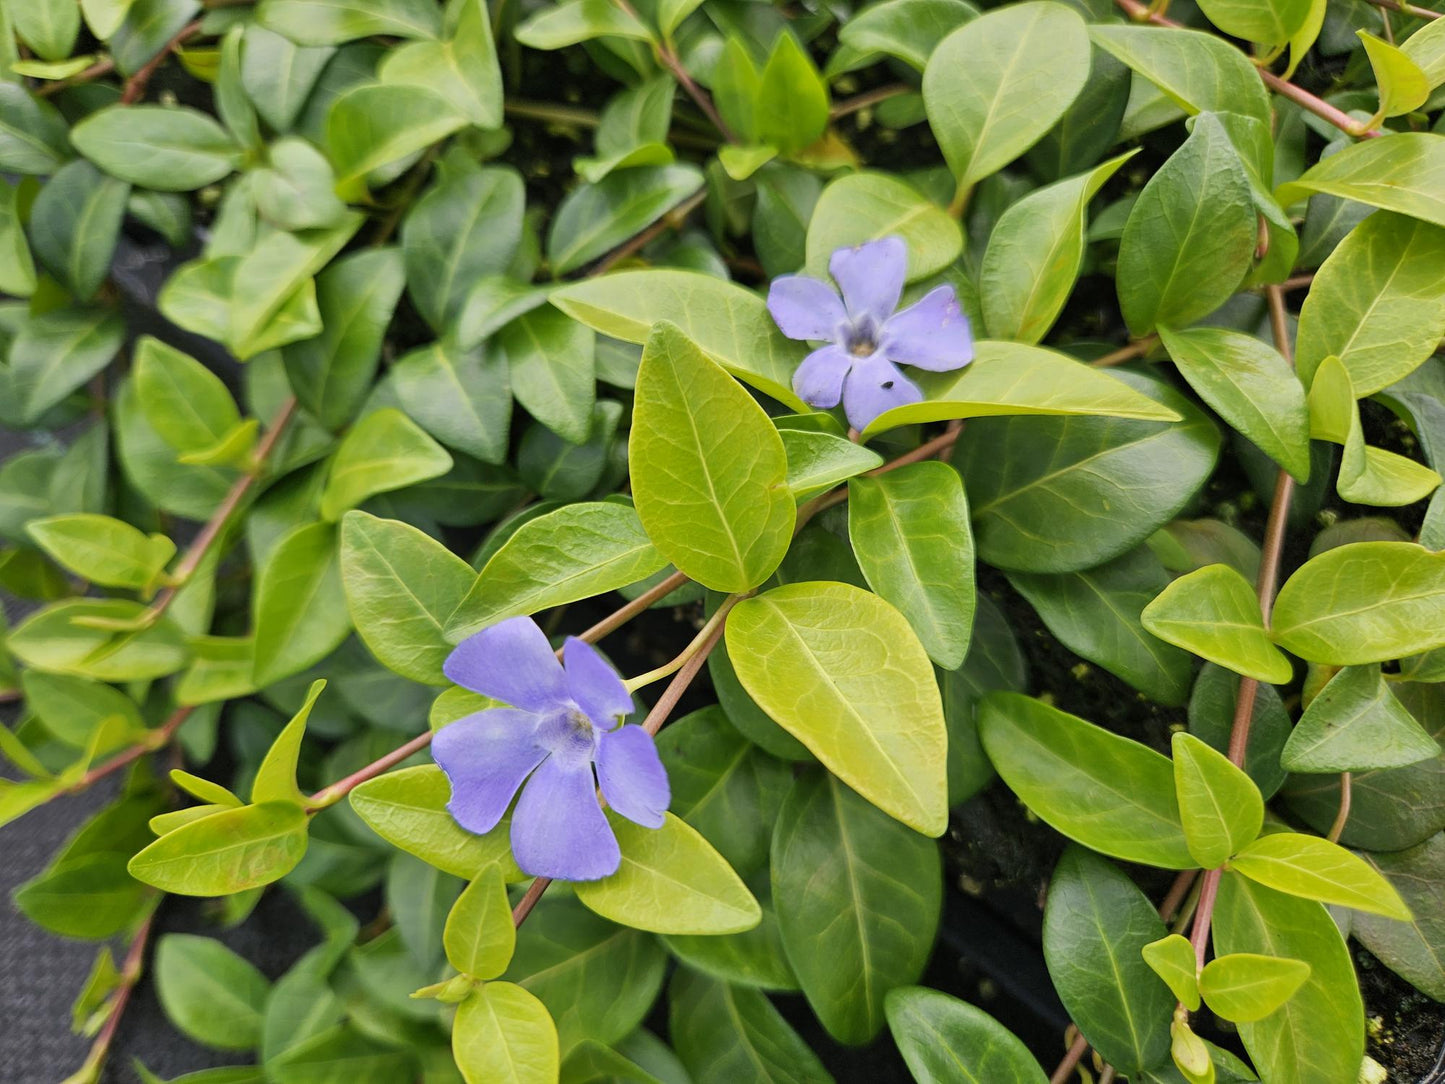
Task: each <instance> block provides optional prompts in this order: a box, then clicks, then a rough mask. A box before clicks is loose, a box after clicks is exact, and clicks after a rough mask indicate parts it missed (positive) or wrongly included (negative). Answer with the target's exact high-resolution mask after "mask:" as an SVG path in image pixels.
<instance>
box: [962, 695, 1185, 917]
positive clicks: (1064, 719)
mask: <svg viewBox="0 0 1445 1084" xmlns="http://www.w3.org/2000/svg"><path fill="white" fill-rule="evenodd" d="M978 730H979V737H980V738H981V739H982V740H983V747H984V749H985V750H986V751H987V752H988V757H989V759H990V760H991V761H993V765H994V767H995V768H996V769H998V774H999V775H1000V776H1002V777H1003V781H1004V782H1005V783H1007V784H1008V785H1009V788H1010V789H1011V790H1013V792H1014V793H1015V794H1017V795H1018V796H1019V798H1020V799H1021V800H1022V801H1023V803H1024V804H1025V805H1026V806H1028V807H1029V809H1031V810H1032V811H1033V812H1034V813H1036V814H1037V815H1038V816H1039V817H1040V818H1042V819H1043V820H1045V821H1047V822H1048V823H1049V824H1050V825H1052V826H1053V827H1054V828H1056V829H1058V830H1059V831H1060V832H1062V833H1063V834H1064V835H1066V836H1068V837H1069V838H1070V839H1073V840H1077V841H1078V842H1080V843H1082V844H1084V845H1085V846H1087V847H1091V848H1093V849H1094V850H1096V851H1099V852H1101V853H1103V854H1107V855H1111V856H1113V857H1115V858H1122V859H1124V860H1125V861H1127V862H1144V863H1147V864H1148V865H1151V866H1163V867H1164V868H1165V869H1193V868H1194V866H1195V863H1194V858H1193V856H1192V855H1191V854H1190V853H1189V848H1188V846H1187V845H1186V843H1185V839H1184V828H1183V824H1182V823H1181V821H1180V814H1179V801H1178V799H1177V798H1176V797H1175V791H1174V770H1173V765H1172V764H1171V763H1170V762H1169V758H1168V757H1165V756H1161V755H1160V754H1159V753H1156V752H1155V751H1154V750H1152V749H1150V748H1149V747H1148V746H1146V745H1141V744H1140V743H1139V742H1136V741H1133V740H1131V739H1129V738H1125V737H1122V736H1120V735H1118V734H1112V733H1110V732H1109V731H1107V730H1104V729H1103V728H1102V727H1098V726H1095V725H1094V724H1093V723H1089V722H1085V721H1084V720H1083V719H1080V718H1079V717H1078V716H1076V715H1069V714H1067V713H1066V712H1062V711H1059V710H1058V709H1057V708H1054V707H1050V706H1049V705H1048V704H1045V703H1044V702H1043V701H1041V700H1035V699H1033V698H1031V697H1027V696H1020V695H1018V694H1017V693H1008V692H997V693H991V694H989V695H988V696H987V697H985V698H984V700H983V702H982V704H981V705H980V708H979V714H978ZM1151 940H1152V938H1151Z"/></svg>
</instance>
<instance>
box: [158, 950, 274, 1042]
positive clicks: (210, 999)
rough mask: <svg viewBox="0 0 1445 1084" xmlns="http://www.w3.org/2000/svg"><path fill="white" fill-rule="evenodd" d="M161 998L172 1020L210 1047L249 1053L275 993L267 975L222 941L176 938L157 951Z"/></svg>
mask: <svg viewBox="0 0 1445 1084" xmlns="http://www.w3.org/2000/svg"><path fill="white" fill-rule="evenodd" d="M155 984H156V993H157V994H158V995H159V996H160V1002H161V1007H162V1008H163V1009H165V1012H166V1016H167V1017H169V1018H170V1020H171V1022H172V1023H173V1024H175V1026H176V1027H177V1028H178V1029H180V1030H181V1031H182V1032H183V1033H185V1034H186V1035H188V1036H189V1037H190V1038H192V1039H195V1040H197V1041H198V1042H202V1043H205V1044H206V1045H207V1046H214V1047H220V1048H221V1049H223V1050H249V1049H251V1048H253V1047H255V1046H257V1045H258V1044H259V1041H260V1038H261V1011H262V1007H263V1006H264V1004H265V1002H266V995H267V994H268V993H269V992H270V983H268V982H267V981H266V979H265V977H264V976H262V974H261V973H260V972H259V971H257V970H256V968H255V967H253V966H252V965H251V964H250V963H248V962H247V961H246V960H244V959H242V958H241V957H240V956H237V955H236V954H235V953H234V952H232V951H231V950H230V949H228V948H226V947H225V946H224V945H222V944H221V943H220V942H219V941H216V940H214V939H212V938H210V937H195V936H192V935H190V934H180V933H170V934H166V935H165V936H164V937H162V938H161V939H160V941H159V942H158V943H157V945H156V957H155Z"/></svg>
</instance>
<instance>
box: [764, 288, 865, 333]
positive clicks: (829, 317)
mask: <svg viewBox="0 0 1445 1084" xmlns="http://www.w3.org/2000/svg"><path fill="white" fill-rule="evenodd" d="M768 311H769V312H770V313H772V314H773V320H774V322H776V323H777V325H778V329H779V330H780V331H782V333H783V334H784V335H786V336H787V337H788V338H790V339H821V340H825V341H828V342H831V341H832V340H833V338H834V336H835V335H837V334H838V326H839V325H840V324H842V323H843V322H844V321H846V320H847V319H848V314H847V313H846V312H845V311H844V309H843V302H841V301H840V300H838V292H837V291H836V290H834V289H833V287H831V286H829V285H828V284H827V283H826V282H820V281H819V280H818V279H815V278H810V277H809V276H807V275H782V276H780V277H778V278H775V279H773V284H772V286H770V287H768Z"/></svg>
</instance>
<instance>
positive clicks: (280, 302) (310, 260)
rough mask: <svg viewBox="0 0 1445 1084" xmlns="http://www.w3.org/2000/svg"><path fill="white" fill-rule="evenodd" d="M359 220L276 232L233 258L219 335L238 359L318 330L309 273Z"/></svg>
mask: <svg viewBox="0 0 1445 1084" xmlns="http://www.w3.org/2000/svg"><path fill="white" fill-rule="evenodd" d="M361 222H362V218H361V216H360V215H357V214H348V215H347V216H346V217H345V218H344V219H342V220H341V222H340V224H339V225H337V226H335V227H330V228H327V229H321V230H307V231H306V232H305V233H300V234H292V233H284V232H281V231H279V230H278V231H276V232H274V233H271V234H268V235H266V236H265V237H264V238H263V239H262V240H260V241H259V242H257V244H256V245H255V247H254V248H252V249H251V250H250V251H249V252H247V253H246V254H245V255H244V256H242V257H241V258H240V259H239V260H238V261H237V263H236V264H235V266H234V269H233V271H232V272H231V279H230V282H229V283H228V284H227V286H226V290H227V292H228V293H230V294H231V295H232V296H231V301H230V314H229V315H230V319H229V320H228V321H227V322H226V325H225V333H224V335H223V336H221V337H222V338H223V339H224V341H225V342H226V344H227V345H228V346H230V347H231V350H232V352H233V353H235V354H236V356H237V357H239V358H242V359H245V358H250V357H254V356H255V355H256V354H259V353H261V352H262V351H263V350H269V349H271V348H272V347H276V346H283V345H285V344H286V343H289V342H294V341H296V340H297V339H305V338H310V337H311V336H313V335H316V334H318V333H319V332H320V331H321V314H320V312H319V310H318V308H317V304H316V289H315V284H314V283H313V282H312V281H311V276H312V275H314V274H316V272H317V271H320V270H321V268H322V267H324V266H325V265H326V263H327V262H328V261H330V259H331V258H332V257H333V256H335V255H336V253H337V252H339V251H340V250H341V249H342V247H343V246H344V245H345V244H346V242H347V241H348V240H350V239H351V235H352V234H354V233H355V232H356V230H357V229H358V227H360V225H361ZM177 277H179V276H177ZM174 281H175V278H172V280H171V282H172V283H174ZM167 285H168V288H169V286H170V284H169V283H168V284H167ZM162 308H165V298H164V297H163V298H162ZM203 333H204V332H203Z"/></svg>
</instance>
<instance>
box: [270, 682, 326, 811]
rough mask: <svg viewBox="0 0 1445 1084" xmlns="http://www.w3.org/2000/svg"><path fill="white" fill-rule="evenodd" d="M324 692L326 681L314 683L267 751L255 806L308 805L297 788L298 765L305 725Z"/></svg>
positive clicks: (304, 796) (303, 795)
mask: <svg viewBox="0 0 1445 1084" xmlns="http://www.w3.org/2000/svg"><path fill="white" fill-rule="evenodd" d="M324 688H326V681H325V679H323V678H318V679H317V680H315V681H313V682H312V683H311V688H310V689H308V690H307V692H306V699H305V700H304V701H302V703H301V707H300V708H298V709H297V711H296V714H294V715H293V716H292V717H291V721H290V722H288V723H287V724H286V725H285V726H284V727H283V728H282V730H281V733H280V734H278V735H277V736H276V740H275V741H274V742H272V743H271V748H270V749H268V750H267V751H266V756H265V758H264V759H263V760H262V761H261V767H260V768H258V769H257V771H256V781H255V782H254V783H252V784H251V801H252V802H253V803H258V804H259V803H261V802H291V803H293V804H294V805H298V806H302V807H304V806H305V805H306V795H305V794H304V793H303V792H302V790H301V789H300V787H298V786H297V785H296V764H297V762H298V761H299V760H300V757H301V741H302V739H303V738H304V737H305V736H306V721H307V720H308V719H310V717H311V709H312V708H313V707H314V706H315V705H316V698H317V697H318V696H320V695H321V690H322V689H324Z"/></svg>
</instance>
